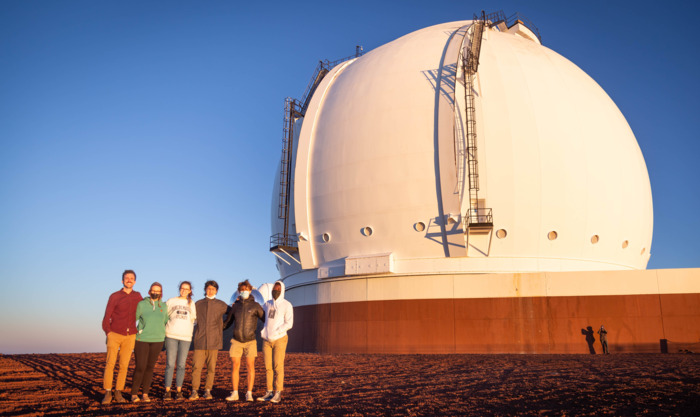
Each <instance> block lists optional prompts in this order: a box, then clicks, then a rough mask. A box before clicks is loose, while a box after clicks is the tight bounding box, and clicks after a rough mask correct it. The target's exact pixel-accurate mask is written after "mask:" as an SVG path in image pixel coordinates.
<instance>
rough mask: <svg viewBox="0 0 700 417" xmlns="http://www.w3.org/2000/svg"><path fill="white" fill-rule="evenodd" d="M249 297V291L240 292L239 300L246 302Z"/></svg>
mask: <svg viewBox="0 0 700 417" xmlns="http://www.w3.org/2000/svg"><path fill="white" fill-rule="evenodd" d="M248 297H250V291H241V298H242V299H244V300H247V299H248Z"/></svg>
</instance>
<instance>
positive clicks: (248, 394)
mask: <svg viewBox="0 0 700 417" xmlns="http://www.w3.org/2000/svg"><path fill="white" fill-rule="evenodd" d="M245 400H246V401H253V393H252V392H250V391H248V392H246V393H245Z"/></svg>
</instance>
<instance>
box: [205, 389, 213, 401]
mask: <svg viewBox="0 0 700 417" xmlns="http://www.w3.org/2000/svg"><path fill="white" fill-rule="evenodd" d="M203 398H204V399H205V400H211V399H212V398H214V397H212V395H211V390H206V391H204V397H203Z"/></svg>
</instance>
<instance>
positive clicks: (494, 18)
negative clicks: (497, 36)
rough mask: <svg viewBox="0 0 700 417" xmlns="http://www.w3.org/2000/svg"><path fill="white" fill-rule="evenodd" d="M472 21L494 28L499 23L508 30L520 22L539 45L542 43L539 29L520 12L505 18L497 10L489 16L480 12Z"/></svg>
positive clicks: (501, 11)
mask: <svg viewBox="0 0 700 417" xmlns="http://www.w3.org/2000/svg"><path fill="white" fill-rule="evenodd" d="M474 20H485V21H486V24H487V25H488V26H489V27H494V26H496V25H498V24H499V23H501V22H503V23H505V25H506V26H507V27H508V28H511V27H513V25H515V24H516V23H518V22H520V23H522V24H523V25H525V27H526V28H528V29H530V30H531V31H532V33H534V34H535V36H537V39H538V40H539V41H540V43H542V36H540V31H539V29H537V26H535V25H534V24H533V23H532V22H531V21H530V19H528V18H527V17H525V16H523V15H522V14H521V13H520V12H515V13H513V14H512V15H510V16H508V17H506V14H505V13H503V10H498V11H496V12H492V13H489V14H486V13H485V12H484V11H482V12H481V16H477V15H476V14H475V15H474Z"/></svg>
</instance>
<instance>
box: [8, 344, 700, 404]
mask: <svg viewBox="0 0 700 417" xmlns="http://www.w3.org/2000/svg"><path fill="white" fill-rule="evenodd" d="M190 355H191V354H190ZM104 359H105V354H104V353H76V354H46V355H0V415H30V416H68V415H70V416H73V415H83V416H103V415H127V416H128V415H133V416H151V415H153V416H155V415H166V414H171V415H197V416H218V415H229V414H230V415H243V416H247V415H251V416H252V415H280V416H281V415H285V416H307V415H324V416H377V415H387V416H388V415H409V416H414V415H415V416H418V415H476V416H489V415H494V416H500V415H556V416H563V415H566V416H569V415H596V416H598V415H663V416H669V415H679V416H700V355H697V354H665V355H664V354H619V355H606V356H603V355H379V354H377V355H364V354H363V355H355V354H344V355H322V354H314V353H290V354H288V355H287V360H286V362H285V363H286V366H285V372H286V376H285V391H284V395H283V397H282V402H281V403H279V404H271V403H262V402H257V401H255V402H252V403H247V402H245V401H237V402H233V403H229V402H227V401H225V400H224V398H225V397H226V396H227V395H228V394H229V391H230V390H231V378H230V375H231V361H230V359H229V358H228V354H227V352H224V351H222V352H220V353H219V358H218V364H217V365H218V366H217V378H216V382H215V384H214V390H213V392H212V393H213V395H214V400H209V401H207V400H197V401H187V400H184V401H170V402H164V401H162V399H161V397H162V395H163V391H164V389H163V386H162V384H163V374H164V369H165V352H163V353H161V357H160V358H159V360H158V363H157V364H156V371H155V374H154V380H153V388H152V389H151V398H153V399H154V401H153V402H151V403H148V404H147V403H143V402H140V403H137V404H130V403H127V404H116V403H113V404H111V405H109V406H102V405H101V404H100V401H101V399H102V396H103V391H102V388H101V385H102V372H103V370H104ZM190 364H191V356H190V360H188V368H187V376H186V378H185V387H184V388H183V389H184V391H185V394H186V395H189V393H190ZM131 367H132V368H133V359H132V363H131ZM131 373H132V370H130V371H129V378H128V379H127V388H129V387H130V384H131ZM245 375H246V372H245V371H243V370H242V375H241V376H242V378H245ZM115 379H116V373H115ZM242 382H243V381H242ZM244 384H245V382H243V383H242V384H241V385H242V386H244ZM264 391H265V370H264V366H263V361H262V356H261V355H260V356H258V358H257V360H256V382H255V390H254V395H255V396H256V397H257V396H260V395H262V394H263V393H264ZM200 394H201V393H200Z"/></svg>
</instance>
